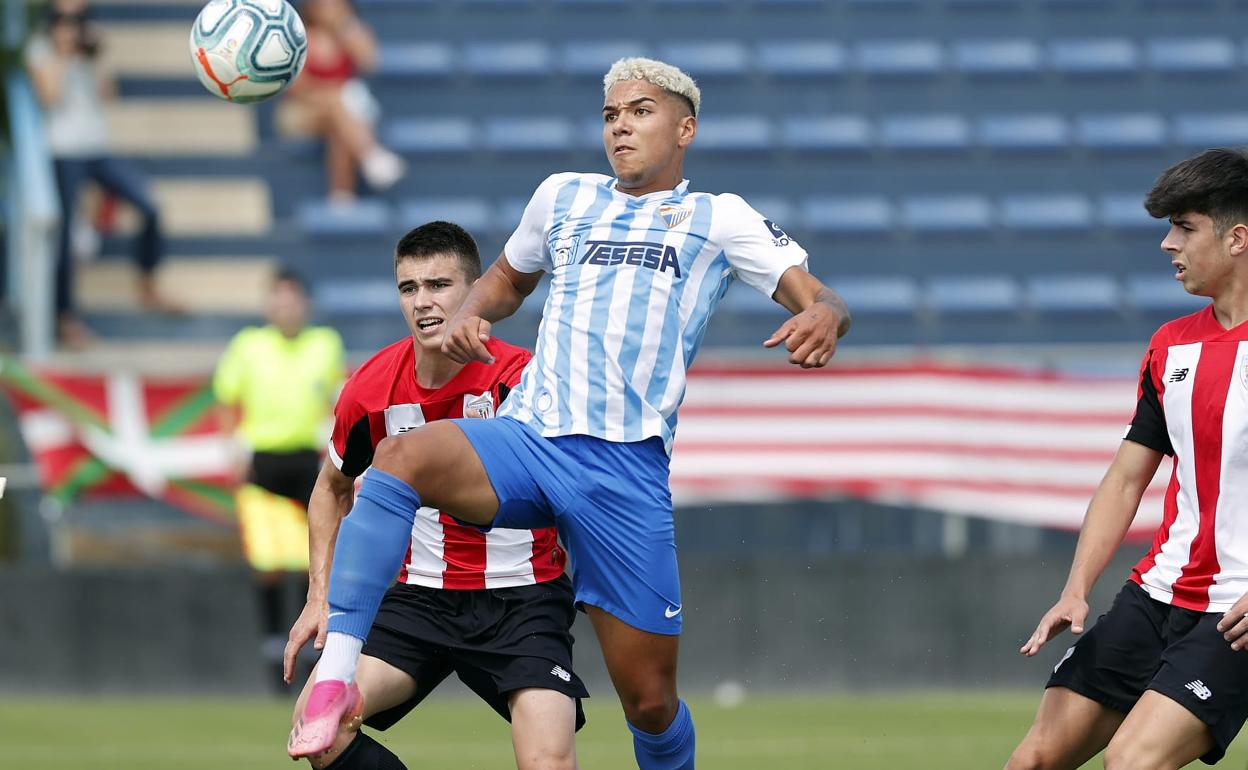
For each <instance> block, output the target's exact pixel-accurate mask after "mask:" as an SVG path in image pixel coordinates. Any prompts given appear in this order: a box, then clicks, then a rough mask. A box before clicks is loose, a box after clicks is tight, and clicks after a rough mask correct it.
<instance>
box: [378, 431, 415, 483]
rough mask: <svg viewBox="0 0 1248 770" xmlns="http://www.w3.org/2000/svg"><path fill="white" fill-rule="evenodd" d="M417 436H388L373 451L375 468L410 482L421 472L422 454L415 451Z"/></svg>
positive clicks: (404, 434)
mask: <svg viewBox="0 0 1248 770" xmlns="http://www.w3.org/2000/svg"><path fill="white" fill-rule="evenodd" d="M415 438H416V437H415V436H413V435H411V434H406V433H403V434H399V435H398V436H386V437H385V438H383V439H382V440H381V441H379V442H378V443H377V448H376V449H374V450H373V467H374V468H376V469H377V470H381V471H385V472H386V473H389V474H390V475H392V476H398V477H399V478H402V479H405V480H410V478H411V477H412V475H413V474H416V473H418V472H419V470H420V465H421V463H420V455H421V453H420V452H417V451H413V448H414V447H413V443H414V442H415Z"/></svg>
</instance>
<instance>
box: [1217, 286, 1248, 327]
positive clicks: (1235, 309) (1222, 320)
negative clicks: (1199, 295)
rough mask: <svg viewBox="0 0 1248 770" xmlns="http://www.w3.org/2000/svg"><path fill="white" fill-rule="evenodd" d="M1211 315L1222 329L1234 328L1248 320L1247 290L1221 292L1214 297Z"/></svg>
mask: <svg viewBox="0 0 1248 770" xmlns="http://www.w3.org/2000/svg"><path fill="white" fill-rule="evenodd" d="M1246 288H1248V287H1246ZM1213 317H1214V318H1215V319H1217V322H1218V323H1219V324H1220V325H1221V326H1222V328H1223V329H1234V328H1235V327H1236V326H1239V325H1240V324H1242V323H1244V322H1245V321H1248V290H1241V291H1234V292H1223V293H1222V294H1219V295H1218V296H1217V297H1215V298H1214V300H1213Z"/></svg>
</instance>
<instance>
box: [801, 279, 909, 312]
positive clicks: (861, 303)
mask: <svg viewBox="0 0 1248 770" xmlns="http://www.w3.org/2000/svg"><path fill="white" fill-rule="evenodd" d="M824 283H825V284H826V285H827V286H830V287H832V288H833V289H835V290H836V292H837V293H838V294H840V295H841V296H842V297H844V298H845V304H846V305H848V306H849V309H850V312H851V313H853V314H854V316H855V317H857V316H862V315H913V314H914V313H915V311H916V310H917V309H918V307H919V287H918V285H917V284H916V283H915V281H914V279H913V278H911V277H910V276H907V275H863V276H851V277H845V278H841V277H836V276H833V277H830V278H828V279H827V280H826V281H824Z"/></svg>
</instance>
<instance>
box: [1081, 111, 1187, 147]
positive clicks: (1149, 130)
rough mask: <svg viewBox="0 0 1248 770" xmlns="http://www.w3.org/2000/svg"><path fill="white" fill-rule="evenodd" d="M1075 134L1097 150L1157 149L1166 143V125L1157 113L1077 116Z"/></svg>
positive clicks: (1082, 142) (1082, 143) (1086, 145)
mask: <svg viewBox="0 0 1248 770" xmlns="http://www.w3.org/2000/svg"><path fill="white" fill-rule="evenodd" d="M1075 135H1076V137H1077V138H1078V141H1079V144H1081V145H1083V146H1084V147H1087V148H1089V149H1093V150H1154V149H1158V148H1160V147H1163V146H1164V145H1165V143H1166V124H1165V121H1164V120H1162V118H1161V116H1160V115H1158V114H1156V113H1153V112H1130V113H1119V114H1110V113H1093V114H1085V115H1079V116H1077V117H1076V118H1075Z"/></svg>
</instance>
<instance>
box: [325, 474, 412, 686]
mask: <svg viewBox="0 0 1248 770" xmlns="http://www.w3.org/2000/svg"><path fill="white" fill-rule="evenodd" d="M418 508H420V496H419V495H417V494H416V490H414V489H412V488H411V487H410V486H408V485H407V484H406V483H404V482H403V481H401V480H399V479H397V478H395V477H394V476H391V475H390V474H389V473H386V472H384V471H379V470H377V469H376V468H374V469H372V470H370V471H369V472H368V475H367V476H365V477H364V483H363V484H361V485H360V492H359V494H358V495H357V496H356V499H355V506H354V507H352V509H351V513H349V514H347V517H346V518H345V519H343V520H342V526H341V527H340V528H339V529H338V540H337V542H336V543H335V545H334V566H333V569H332V571H331V572H330V575H329V626H328V628H329V631H330V632H331V633H333V632H337V633H340V634H349V635H351V636H354V637H355V638H356V639H360V640H363V639H365V638H367V637H368V629H369V628H371V627H372V625H373V618H374V617H376V615H377V608H378V607H379V606H380V605H381V598H382V595H383V594H385V592H386V589H387V588H388V587H389V586H390V583H391V581H393V580H394V576H395V575H397V574H398V573H399V567H401V566H402V564H403V557H404V555H405V554H406V553H407V547H408V544H409V543H410V542H411V539H412V521H413V520H414V519H415V518H416V510H417V509H418ZM328 649H329V647H328V642H327V643H326V650H327V651H328ZM323 662H324V656H322V663H323ZM352 674H354V664H352ZM321 678H322V677H320V676H319V675H318V677H317V679H318V680H319V679H321ZM335 678H341V677H335Z"/></svg>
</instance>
